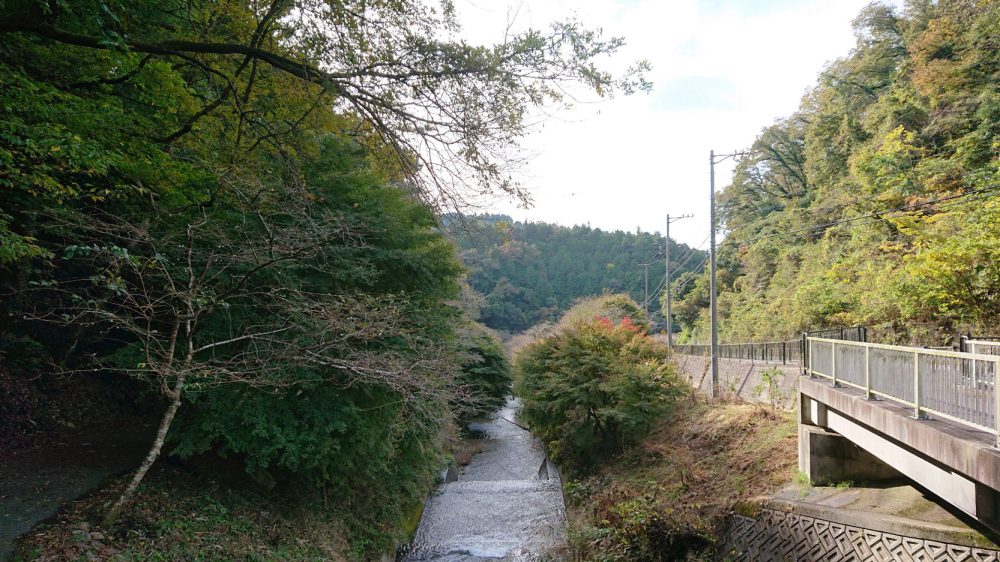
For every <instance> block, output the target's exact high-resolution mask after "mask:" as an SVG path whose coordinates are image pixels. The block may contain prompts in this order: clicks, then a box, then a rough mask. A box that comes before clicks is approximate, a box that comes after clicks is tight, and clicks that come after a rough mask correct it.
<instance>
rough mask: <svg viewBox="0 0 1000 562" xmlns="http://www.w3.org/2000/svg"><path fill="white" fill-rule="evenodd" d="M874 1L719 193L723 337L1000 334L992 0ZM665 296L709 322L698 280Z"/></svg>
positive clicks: (694, 319)
mask: <svg viewBox="0 0 1000 562" xmlns="http://www.w3.org/2000/svg"><path fill="white" fill-rule="evenodd" d="M905 6H906V7H905V9H903V10H901V11H899V10H896V9H894V8H892V7H890V6H888V5H881V4H873V5H871V6H869V7H867V8H865V9H864V10H863V11H862V12H861V13H860V15H859V16H858V17H857V19H856V20H855V30H856V35H857V46H856V47H855V48H854V49H853V51H852V52H851V53H850V54H849V56H847V57H845V58H843V59H840V60H837V61H835V62H834V63H832V64H830V65H829V66H828V67H827V68H826V69H825V70H824V71H823V73H822V74H821V76H820V78H819V81H818V83H817V85H816V86H815V87H814V88H812V90H811V91H809V92H808V93H807V94H806V95H805V97H804V98H803V100H802V104H801V106H800V107H799V109H798V110H797V111H795V112H794V113H792V114H791V115H789V116H788V117H786V118H783V119H779V120H777V121H776V122H775V123H774V124H772V125H770V126H768V127H766V128H765V129H764V130H763V131H762V132H761V134H760V136H759V137H757V139H756V140H755V142H754V143H753V146H752V147H750V149H749V154H748V156H747V157H746V158H745V159H744V160H742V161H741V162H740V163H739V165H738V166H737V168H736V172H735V176H734V179H733V182H732V185H730V186H729V187H728V188H726V190H725V191H724V193H723V195H722V197H721V209H722V215H723V220H724V228H725V230H727V231H728V233H727V235H726V238H725V241H724V242H723V243H722V245H721V246H720V249H719V267H720V269H719V282H720V295H719V313H720V317H721V320H720V334H721V337H722V339H723V341H726V340H728V341H749V340H764V339H771V338H786V337H789V336H791V335H794V334H795V333H797V332H798V331H800V330H803V329H807V328H812V327H820V326H827V325H845V324H866V325H870V326H873V327H875V328H876V334H875V337H878V338H881V339H889V338H895V339H899V340H911V341H915V342H921V343H933V342H942V341H946V340H947V339H948V338H949V336H951V335H953V334H955V333H956V332H958V331H963V332H964V331H966V330H971V331H972V332H974V333H975V332H978V333H983V332H991V333H996V332H998V329H997V326H996V318H997V315H998V313H1000V197H998V195H1000V177H998V175H1000V2H996V1H986V2H982V1H978V2H977V1H973V0H941V1H939V2H931V1H926V0H924V1H921V0H911V1H908V2H906V5H905ZM678 292H679V293H681V294H682V299H681V302H679V303H678V306H677V308H676V310H677V318H678V320H680V321H681V322H682V323H683V324H684V326H685V328H684V329H685V332H686V334H687V336H688V339H690V340H696V341H705V340H706V339H707V334H708V311H707V308H706V307H707V304H708V281H707V278H706V277H704V276H703V277H702V278H701V279H699V280H698V282H697V283H693V284H692V285H691V286H690V287H689V288H687V289H686V290H684V289H682V290H680V291H678Z"/></svg>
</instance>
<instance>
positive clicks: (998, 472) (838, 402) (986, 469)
mask: <svg viewBox="0 0 1000 562" xmlns="http://www.w3.org/2000/svg"><path fill="white" fill-rule="evenodd" d="M807 346H808V354H807V360H806V361H807V365H806V366H805V368H804V371H805V374H804V375H803V376H801V377H800V378H799V407H800V410H799V412H800V419H799V468H800V469H801V470H802V471H803V472H804V473H805V474H806V475H808V477H809V478H810V480H811V481H813V482H817V483H824V482H825V483H835V482H842V481H853V482H875V481H878V480H882V479H891V478H898V477H899V476H900V475H902V476H905V477H907V478H909V479H910V480H912V481H914V482H916V483H917V484H918V485H920V486H922V487H923V488H925V489H927V490H928V491H930V492H932V493H933V494H935V495H936V496H938V497H940V498H941V499H942V500H944V501H945V502H947V503H949V504H950V505H952V506H954V507H955V508H956V509H958V510H961V511H962V512H964V513H966V514H967V515H969V516H971V517H973V518H975V519H976V520H978V521H979V522H981V523H982V524H984V525H986V526H987V527H989V528H991V529H993V530H994V531H1000V448H998V444H1000V442H998V436H1000V431H998V429H1000V416H998V415H997V414H998V412H1000V406H998V404H1000V392H997V386H996V385H997V382H998V378H997V377H998V374H1000V356H998V355H988V354H982V353H963V352H956V351H942V350H933V349H921V348H911V347H902V346H891V345H881V344H872V343H866V342H851V341H841V340H832V339H824V338H809V339H808V344H807Z"/></svg>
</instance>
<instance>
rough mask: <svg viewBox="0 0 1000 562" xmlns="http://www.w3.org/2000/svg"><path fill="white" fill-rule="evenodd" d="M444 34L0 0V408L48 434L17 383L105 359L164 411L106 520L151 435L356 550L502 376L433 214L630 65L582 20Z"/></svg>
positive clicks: (429, 471)
mask: <svg viewBox="0 0 1000 562" xmlns="http://www.w3.org/2000/svg"><path fill="white" fill-rule="evenodd" d="M456 30H457V22H456V18H455V14H454V12H453V9H452V6H451V4H450V3H444V5H442V6H438V5H436V4H435V5H429V4H425V3H423V2H420V1H417V0H413V1H409V0H407V1H402V2H397V1H375V2H369V1H365V2H353V1H348V2H338V3H333V4H330V3H327V2H322V1H312V0H306V1H298V2H289V1H285V0H273V1H271V2H249V1H244V0H226V1H223V2H211V3H203V2H185V1H172V0H166V1H160V0H158V1H155V2H154V1H141V2H118V1H105V0H81V1H74V2H62V1H55V2H50V1H43V0H5V1H0V108H2V115H0V188H2V189H0V303H2V307H0V310H2V312H0V365H2V369H3V371H4V372H3V377H4V378H5V379H6V378H13V379H17V381H18V382H19V384H18V385H15V388H18V389H19V390H18V393H17V396H18V397H25V398H26V399H25V400H21V401H18V402H16V403H14V402H15V400H14V399H15V398H16V397H13V396H8V395H7V393H6V391H4V395H2V396H0V400H3V401H5V402H4V404H3V407H2V408H0V416H4V418H3V419H0V422H3V423H4V426H5V428H6V427H7V422H8V421H10V422H11V423H12V424H13V425H17V426H18V427H17V430H18V431H19V432H21V433H23V434H24V435H25V436H26V437H25V439H22V440H21V442H22V444H25V443H29V444H30V442H31V441H33V440H34V441H35V445H36V446H44V441H43V440H44V439H45V438H47V437H48V438H51V435H46V434H32V431H35V430H34V429H33V428H36V427H50V425H47V424H46V423H44V422H41V423H40V421H39V420H40V419H41V418H43V417H45V416H46V404H45V401H44V400H43V401H41V402H38V401H36V400H34V399H30V400H29V399H27V398H31V397H35V396H39V395H41V394H42V393H38V392H33V391H32V389H31V388H29V387H32V385H36V386H37V388H63V389H65V390H66V391H67V392H70V393H72V392H73V391H74V390H73V389H74V388H79V387H86V386H88V385H89V384H91V381H93V380H95V379H97V378H100V380H101V381H102V384H103V382H104V381H108V380H111V381H112V382H111V386H112V387H115V386H116V383H115V382H114V380H115V379H117V381H118V385H120V386H129V387H130V389H129V393H130V395H137V396H140V397H143V398H144V399H145V400H146V401H147V402H145V403H144V405H143V406H142V409H143V410H144V411H142V412H140V413H139V415H140V416H141V417H145V418H147V419H148V418H154V419H158V423H159V432H158V433H157V436H156V439H155V441H153V442H152V443H151V447H150V450H149V454H148V456H147V458H146V460H145V462H144V463H143V464H142V466H141V467H140V469H139V470H138V471H137V472H136V474H135V475H134V477H133V478H132V479H131V480H130V481H129V482H128V484H127V485H126V486H123V487H121V488H120V491H121V494H120V495H119V496H118V497H117V499H116V500H115V501H113V502H111V504H110V505H105V506H104V507H105V508H106V511H105V514H104V515H105V516H104V525H105V528H104V529H103V531H100V532H102V533H104V534H111V535H115V533H118V532H120V531H121V532H127V531H128V529H127V528H125V529H124V531H122V529H123V527H121V525H122V524H121V523H116V520H119V519H120V518H122V517H124V519H120V520H122V521H124V520H127V516H128V515H129V509H130V507H129V506H130V505H132V504H131V501H132V499H133V496H134V495H135V494H136V493H137V492H138V493H140V494H141V493H143V490H144V488H143V487H142V484H143V479H144V476H145V474H146V473H147V471H149V470H153V469H155V464H154V463H155V462H156V461H157V460H158V459H160V457H161V453H164V454H170V455H173V456H176V457H181V458H184V459H187V460H186V462H189V463H194V462H196V461H198V460H199V459H203V458H205V457H224V458H227V459H229V460H230V461H231V462H232V463H233V465H232V466H230V467H229V469H230V470H231V469H233V468H234V467H235V468H237V469H238V470H241V471H243V472H245V473H246V474H247V475H248V476H249V477H250V478H251V480H252V481H253V482H255V483H256V484H257V485H260V486H263V488H264V489H279V488H280V487H281V486H283V485H286V484H287V483H289V482H295V483H296V485H298V486H301V487H302V489H304V490H311V491H312V493H313V494H314V495H315V496H316V497H320V495H322V498H324V500H325V501H327V502H329V504H328V506H327V507H326V509H329V510H330V511H331V512H333V513H335V517H336V518H337V519H338V520H340V521H342V522H343V529H344V534H345V537H346V540H347V541H348V542H349V543H350V544H352V545H353V547H351V548H349V549H348V551H350V552H354V555H355V556H356V557H361V558H364V557H371V556H372V555H373V553H375V552H380V551H381V549H383V548H385V547H386V546H388V545H391V543H392V540H393V539H398V538H401V535H402V534H403V532H402V528H403V524H404V521H405V520H407V518H409V517H410V516H411V514H412V512H413V508H414V507H415V506H417V505H418V504H419V502H420V500H421V499H422V498H423V496H424V495H425V494H426V493H427V491H428V490H429V489H430V487H431V485H432V483H433V480H434V478H435V472H436V470H437V469H438V468H439V467H441V466H442V465H443V464H444V463H445V462H446V460H447V455H448V453H447V451H446V449H445V443H446V441H447V439H448V437H449V435H450V434H451V433H452V432H453V429H454V424H455V420H456V417H457V416H463V415H472V414H474V413H476V412H482V411H485V410H487V409H489V408H490V407H491V406H492V405H493V404H496V403H497V400H498V399H499V397H500V396H502V395H503V394H505V393H506V391H507V388H508V386H509V378H508V376H507V374H506V368H507V367H506V365H505V363H504V362H503V361H502V360H500V357H499V354H498V350H499V349H500V348H499V345H498V343H497V342H496V341H494V340H493V336H492V335H490V334H489V333H488V332H485V331H484V330H483V329H482V328H481V327H477V326H475V325H474V324H473V323H472V319H471V318H469V315H468V314H467V312H466V311H465V310H463V308H462V307H461V306H460V303H461V299H460V298H459V297H460V289H461V285H462V268H461V266H460V264H459V262H458V261H457V260H456V259H455V249H454V246H453V245H452V243H451V242H449V241H448V240H447V239H446V237H445V236H444V235H443V233H442V230H441V228H440V225H439V223H438V220H437V218H436V215H435V212H436V211H439V210H441V209H442V208H443V207H444V206H445V205H446V204H458V203H459V202H461V201H464V200H466V199H474V198H477V197H481V196H488V195H491V194H504V195H507V196H512V197H521V196H523V195H524V194H523V192H522V191H521V189H520V187H519V186H518V185H517V184H516V182H513V181H512V180H511V179H510V177H509V175H508V172H509V167H508V164H509V162H508V161H507V160H505V159H506V158H507V157H511V158H514V159H516V157H517V155H515V154H512V151H510V150H509V147H510V146H512V145H517V139H519V138H520V137H521V136H523V135H524V134H525V133H526V131H527V127H528V122H529V121H530V119H528V118H527V117H526V116H527V115H529V114H530V110H531V108H533V107H537V106H543V105H545V106H550V107H552V106H559V105H560V104H561V102H562V100H561V99H560V96H559V94H558V93H557V92H558V91H559V89H560V88H561V87H562V85H566V84H568V83H571V82H573V83H577V84H582V85H583V86H584V87H585V88H588V89H590V90H591V91H596V92H597V93H598V94H599V95H606V94H610V93H612V92H619V93H625V94H628V93H631V92H634V91H639V90H643V89H646V88H648V84H647V83H646V82H645V80H644V79H643V72H644V71H645V64H643V63H639V64H637V65H636V66H635V67H633V68H632V69H631V70H628V71H626V72H625V73H624V75H623V76H622V77H621V78H620V79H619V78H615V77H612V76H611V75H609V74H608V73H606V72H604V71H603V70H601V69H600V68H598V67H597V66H596V65H595V62H594V61H595V59H597V58H601V57H604V56H606V55H609V54H612V53H614V52H615V51H616V50H617V49H618V48H619V47H620V46H621V45H622V41H621V40H620V39H614V38H612V39H602V38H601V36H600V34H599V33H597V32H592V31H589V30H586V29H583V28H581V27H580V26H579V25H577V24H576V23H574V22H564V23H556V24H553V25H552V26H551V28H550V29H548V30H547V31H533V30H532V31H525V32H523V33H519V34H512V35H509V36H507V37H506V39H505V42H504V43H503V44H501V45H496V46H492V47H478V46H473V45H469V44H468V43H466V42H463V41H460V40H458V39H457V38H456V37H457V34H456ZM456 178H460V179H458V180H456ZM49 378H60V379H61V380H72V381H73V383H72V384H63V385H53V384H47V382H46V380H47V379H49ZM21 383H23V384H21ZM98 394H99V393H95V394H93V395H95V396H96V395H98ZM79 395H80V396H90V395H91V394H89V393H80V394H79ZM8 402H10V403H8ZM53 402H56V401H55V400H53ZM112 406H113V405H112ZM101 411H102V410H101V409H100V408H95V409H94V412H95V413H96V412H101ZM87 417H88V416H87V415H86V414H85V413H81V414H80V415H79V416H76V418H75V419H87ZM67 423H69V422H67ZM90 423H95V424H100V423H104V424H105V426H107V427H108V430H109V431H114V428H115V419H109V418H108V417H107V416H103V417H102V416H92V419H91V420H90ZM29 426H30V427H29ZM58 426H59V424H56V425H55V426H51V427H58ZM5 431H6V429H5ZM160 474H161V477H162V476H164V475H166V474H167V473H160ZM177 485H178V486H182V485H183V483H180V482H178V483H177ZM157 486H158V487H159V489H161V490H170V488H171V486H172V484H171V480H170V478H169V477H166V479H165V480H164V479H163V478H161V480H159V483H158V484H157ZM168 495H170V494H169V492H168ZM182 495H183V494H179V495H178V497H181V496H182ZM102 505H103V504H102ZM88 517H92V515H91V516H88ZM96 523H97V522H96V521H93V520H91V521H90V524H91V525H95V524H96ZM162 536H169V535H162ZM162 536H161V535H157V537H162ZM157 540H159V538H158V539H157ZM192 548H193V547H192ZM201 556H202V557H207V558H211V557H212V556H210V555H208V554H202V555H201ZM196 557H197V556H196Z"/></svg>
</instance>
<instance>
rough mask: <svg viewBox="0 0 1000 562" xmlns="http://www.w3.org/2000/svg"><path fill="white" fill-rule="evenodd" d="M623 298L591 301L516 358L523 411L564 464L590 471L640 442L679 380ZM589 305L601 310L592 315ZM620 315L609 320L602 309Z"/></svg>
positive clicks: (676, 389)
mask: <svg viewBox="0 0 1000 562" xmlns="http://www.w3.org/2000/svg"><path fill="white" fill-rule="evenodd" d="M627 304H628V301H627V299H623V298H622V297H620V296H611V297H602V298H600V299H591V300H588V301H585V302H583V303H581V304H580V305H578V306H577V307H574V309H571V310H570V311H569V312H567V318H572V319H574V320H572V321H571V322H565V323H560V325H559V327H558V328H557V329H555V330H553V331H552V332H551V333H550V334H549V335H547V336H545V337H543V338H541V339H539V340H537V341H535V342H533V343H531V344H529V345H527V346H526V347H524V348H523V349H522V350H521V351H520V352H519V353H518V355H517V357H516V359H515V376H516V380H517V384H516V390H517V393H518V394H519V395H520V396H521V397H522V399H523V400H524V407H523V409H522V411H521V415H522V417H523V418H524V419H525V421H527V422H528V423H529V424H530V425H531V428H532V430H533V431H534V432H535V433H536V434H537V435H538V436H539V437H540V438H541V439H542V440H543V441H545V443H546V444H547V445H548V447H549V452H550V454H551V455H552V457H553V459H555V460H556V461H557V462H559V463H560V464H561V465H562V466H564V467H566V468H568V469H570V470H574V471H585V470H587V469H590V468H592V467H593V466H594V465H595V464H596V463H598V462H600V461H602V460H603V459H606V458H608V457H610V456H612V455H615V454H617V453H619V452H621V451H622V450H623V449H624V448H626V447H627V446H629V445H631V444H633V443H636V442H637V441H639V440H641V439H642V438H643V437H644V436H645V435H646V433H647V432H648V430H649V428H650V426H651V423H652V422H653V421H654V420H655V419H656V418H657V417H658V416H660V415H662V414H663V413H665V412H666V411H667V410H668V409H669V407H670V403H671V399H672V398H674V397H676V396H677V395H678V393H679V392H680V388H681V387H680V386H679V385H678V384H677V379H676V376H675V374H674V373H673V371H672V369H671V367H670V365H669V364H668V363H667V357H666V351H665V349H664V348H662V347H661V346H660V345H659V344H657V343H655V342H653V340H651V339H650V338H649V337H648V336H647V335H646V334H645V333H644V331H643V329H642V328H641V327H640V326H641V321H642V319H641V318H639V320H638V322H637V321H636V320H634V319H633V318H634V317H635V315H634V314H622V310H630V311H633V312H638V310H639V309H638V307H637V306H634V303H631V304H632V306H627ZM584 311H589V312H598V314H597V315H594V316H590V317H589V318H588V317H587V314H584ZM615 311H617V312H618V313H619V315H620V316H619V317H618V319H616V320H611V319H609V318H608V316H607V315H603V314H600V312H612V313H613V312H615Z"/></svg>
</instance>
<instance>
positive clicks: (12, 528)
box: [0, 424, 155, 560]
mask: <svg viewBox="0 0 1000 562" xmlns="http://www.w3.org/2000/svg"><path fill="white" fill-rule="evenodd" d="M154 432H155V427H153V426H151V425H150V426H143V425H139V424H136V425H134V426H132V427H127V428H121V427H117V428H104V429H92V430H88V431H81V432H78V433H76V434H74V435H64V436H61V437H59V438H54V439H50V440H49V441H50V442H48V443H44V444H41V443H40V444H38V445H37V446H36V447H33V448H29V449H25V450H20V451H15V452H0V560H7V559H8V557H10V555H11V553H12V552H13V546H14V540H15V539H16V538H17V537H18V536H19V535H22V534H24V533H26V532H28V531H30V530H31V529H32V528H33V527H34V526H35V525H37V524H38V523H39V522H41V521H44V520H46V519H48V518H50V517H52V516H53V515H55V514H56V512H57V511H58V510H59V507H60V506H61V505H62V504H64V503H66V502H69V501H72V500H75V499H77V498H79V497H81V496H83V495H85V494H87V493H88V492H91V491H93V490H95V489H96V488H97V487H98V486H99V485H100V484H101V482H103V481H104V480H105V479H106V478H107V477H109V476H113V475H116V474H120V473H122V472H124V471H126V470H128V469H130V468H132V467H134V466H136V465H137V464H138V463H139V461H140V460H141V459H142V456H143V455H144V454H145V452H146V450H147V449H148V448H149V444H150V443H151V442H152V438H153V433H154Z"/></svg>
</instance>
